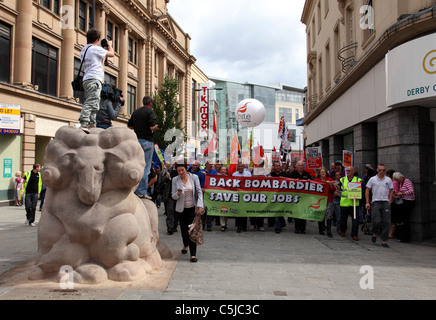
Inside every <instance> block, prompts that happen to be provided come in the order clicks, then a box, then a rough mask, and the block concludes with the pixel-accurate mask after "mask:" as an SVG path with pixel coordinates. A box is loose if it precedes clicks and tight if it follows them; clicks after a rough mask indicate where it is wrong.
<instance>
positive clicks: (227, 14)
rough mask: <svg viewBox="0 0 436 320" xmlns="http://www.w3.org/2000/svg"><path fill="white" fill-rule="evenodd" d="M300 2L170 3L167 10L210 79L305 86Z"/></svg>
mask: <svg viewBox="0 0 436 320" xmlns="http://www.w3.org/2000/svg"><path fill="white" fill-rule="evenodd" d="M303 6H304V0H291V1H290V0H269V1H267V2H265V1H263V0H219V1H218V0H214V1H205V0H171V1H170V3H169V4H168V10H169V13H170V14H171V16H172V17H173V18H174V19H175V20H176V22H177V23H178V24H179V25H180V27H181V28H182V29H183V30H184V31H185V32H186V33H188V34H189V35H190V36H191V38H192V40H191V54H193V55H194V56H195V57H196V58H197V65H198V66H199V67H200V68H201V69H202V70H203V72H205V73H206V74H207V75H208V76H209V77H220V78H225V79H227V80H232V81H239V82H255V83H260V84H271V83H278V82H281V83H285V84H288V85H293V86H296V87H301V88H302V87H304V86H306V82H307V80H306V78H307V77H306V35H305V26H304V25H303V24H302V23H301V21H300V18H301V14H302V10H303Z"/></svg>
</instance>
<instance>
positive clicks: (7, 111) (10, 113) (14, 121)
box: [0, 103, 21, 135]
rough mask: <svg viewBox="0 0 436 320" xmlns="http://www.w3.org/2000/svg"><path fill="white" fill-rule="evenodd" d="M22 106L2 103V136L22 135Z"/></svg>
mask: <svg viewBox="0 0 436 320" xmlns="http://www.w3.org/2000/svg"><path fill="white" fill-rule="evenodd" d="M20 125H21V106H19V105H14V104H8V103H0V134H12V135H19V134H20Z"/></svg>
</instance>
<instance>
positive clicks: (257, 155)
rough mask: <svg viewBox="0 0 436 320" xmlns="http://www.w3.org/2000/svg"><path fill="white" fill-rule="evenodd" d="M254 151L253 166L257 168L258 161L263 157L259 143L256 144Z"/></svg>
mask: <svg viewBox="0 0 436 320" xmlns="http://www.w3.org/2000/svg"><path fill="white" fill-rule="evenodd" d="M255 149H256V151H255V152H254V160H253V162H254V166H255V167H258V166H259V160H260V159H262V157H263V148H262V147H261V146H260V145H259V142H257V148H255Z"/></svg>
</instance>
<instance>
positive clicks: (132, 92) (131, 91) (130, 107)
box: [127, 84, 136, 114]
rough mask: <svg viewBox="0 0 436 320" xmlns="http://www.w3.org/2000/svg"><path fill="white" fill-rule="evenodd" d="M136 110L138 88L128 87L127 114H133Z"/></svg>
mask: <svg viewBox="0 0 436 320" xmlns="http://www.w3.org/2000/svg"><path fill="white" fill-rule="evenodd" d="M135 110H136V87H134V86H131V85H130V84H128V85H127V113H128V114H132V113H133V112H134V111H135Z"/></svg>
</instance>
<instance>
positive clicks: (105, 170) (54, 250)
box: [29, 126, 163, 284]
mask: <svg viewBox="0 0 436 320" xmlns="http://www.w3.org/2000/svg"><path fill="white" fill-rule="evenodd" d="M144 166H145V161H144V153H143V150H142V148H141V146H140V145H139V143H138V141H137V137H136V135H135V133H134V132H133V131H132V130H130V129H128V128H123V127H112V128H110V129H107V130H102V129H91V132H90V134H85V133H84V132H83V131H81V130H79V129H76V128H74V127H69V126H66V127H62V128H60V129H59V130H58V131H57V132H56V135H55V139H54V140H53V141H51V142H50V143H49V144H48V146H47V150H46V156H45V164H44V167H43V169H42V171H41V174H42V179H43V182H44V184H45V185H46V186H47V193H46V200H45V204H44V208H43V212H42V214H41V219H40V221H39V225H38V257H37V261H36V267H35V269H34V270H33V271H32V272H31V273H30V276H29V279H31V280H37V279H44V278H47V277H48V276H50V275H53V274H57V273H58V272H59V270H60V268H61V267H63V266H70V267H71V268H72V269H73V270H74V282H77V283H88V284H97V283H101V282H104V281H106V280H108V279H109V280H115V281H135V280H139V279H142V278H143V277H145V276H146V275H147V274H149V273H150V272H151V271H152V270H153V269H159V268H161V267H162V266H163V261H162V258H161V255H160V253H159V251H158V250H157V242H158V240H159V234H158V217H157V209H156V206H155V204H154V203H152V202H151V201H148V200H141V199H139V198H138V197H137V196H136V195H135V194H134V193H133V191H134V190H135V189H136V187H137V185H138V184H139V182H140V181H141V178H142V175H143V170H144Z"/></svg>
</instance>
